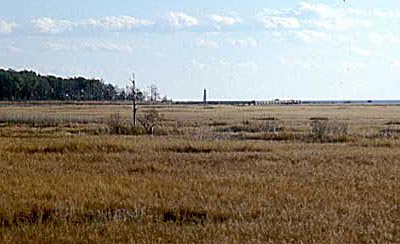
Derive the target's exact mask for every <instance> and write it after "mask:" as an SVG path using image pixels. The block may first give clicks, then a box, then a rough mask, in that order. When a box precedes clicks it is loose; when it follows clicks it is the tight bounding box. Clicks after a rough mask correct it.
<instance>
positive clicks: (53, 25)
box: [32, 16, 154, 34]
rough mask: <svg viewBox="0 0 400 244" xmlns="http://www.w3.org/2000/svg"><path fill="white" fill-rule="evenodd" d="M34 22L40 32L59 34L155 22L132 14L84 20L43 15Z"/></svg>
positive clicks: (122, 27) (141, 25)
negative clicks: (60, 18) (53, 17)
mask: <svg viewBox="0 0 400 244" xmlns="http://www.w3.org/2000/svg"><path fill="white" fill-rule="evenodd" d="M32 24H33V25H34V27H35V28H36V29H37V30H38V31H39V32H42V33H52V34H57V33H62V32H66V31H69V30H85V29H87V28H102V29H105V30H130V29H133V28H138V27H143V26H151V25H153V24H154V22H152V21H149V20H145V19H138V18H135V17H132V16H109V17H104V18H99V19H88V20H84V21H69V20H57V19H52V18H48V17H41V18H37V19H33V20H32Z"/></svg>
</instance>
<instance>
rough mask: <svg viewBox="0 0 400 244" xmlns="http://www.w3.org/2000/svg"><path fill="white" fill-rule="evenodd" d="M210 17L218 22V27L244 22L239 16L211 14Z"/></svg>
mask: <svg viewBox="0 0 400 244" xmlns="http://www.w3.org/2000/svg"><path fill="white" fill-rule="evenodd" d="M210 19H211V20H212V21H213V22H214V23H215V24H216V26H217V27H219V28H220V27H226V26H232V25H235V24H238V23H241V22H243V20H242V19H241V18H239V17H229V16H222V15H216V14H213V15H211V16H210Z"/></svg>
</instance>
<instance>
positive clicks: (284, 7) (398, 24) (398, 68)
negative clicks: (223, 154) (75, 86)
mask: <svg viewBox="0 0 400 244" xmlns="http://www.w3.org/2000/svg"><path fill="white" fill-rule="evenodd" d="M399 44H400V3H399V2H398V0H385V1H381V2H379V3H377V1H376V0H374V1H372V0H363V1H360V0H358V1H357V0H346V2H345V3H344V2H343V1H342V0H324V1H322V0H321V1H295V0H281V1H265V0H264V1H260V0H255V1H242V0H232V1H222V0H214V1H209V0H204V1H166V0H153V1H151V0H148V1H127V0H114V1H105V0H103V1H94V0H86V1H82V0H80V1H78V0H70V1H60V0H35V1H26V0H24V1H22V0H14V1H7V2H5V3H3V4H2V7H1V8H0V67H2V68H12V69H17V70H20V69H32V70H35V71H37V72H40V73H43V74H53V75H59V76H65V77H69V76H85V77H88V78H93V77H94V78H102V79H104V80H105V81H106V82H110V83H113V84H116V85H118V86H120V87H124V86H126V85H128V84H129V77H130V74H131V73H132V72H133V71H135V72H136V76H137V79H138V83H139V86H140V87H141V88H142V89H147V88H148V87H149V86H150V85H151V84H155V85H157V86H158V87H159V89H160V91H161V92H162V93H163V94H166V95H168V96H169V97H172V98H173V99H202V93H203V89H204V88H207V90H208V93H209V96H210V98H211V99H260V100H267V99H274V98H281V99H303V100H305V99H399V98H400V93H399V92H398V91H399V90H400V89H399V88H400V45H399Z"/></svg>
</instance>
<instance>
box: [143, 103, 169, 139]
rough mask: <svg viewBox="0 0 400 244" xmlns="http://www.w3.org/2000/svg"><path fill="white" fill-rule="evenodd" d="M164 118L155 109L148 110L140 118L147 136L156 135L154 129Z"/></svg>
mask: <svg viewBox="0 0 400 244" xmlns="http://www.w3.org/2000/svg"><path fill="white" fill-rule="evenodd" d="M162 119H163V116H162V115H161V114H160V113H159V112H158V111H157V110H156V109H155V108H152V109H150V110H147V111H146V112H144V114H142V116H140V117H139V118H138V121H139V123H140V124H141V125H142V126H143V128H144V129H145V131H146V133H147V134H151V135H152V134H154V128H155V127H156V126H158V125H159V124H160V122H161V120H162Z"/></svg>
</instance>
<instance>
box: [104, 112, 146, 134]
mask: <svg viewBox="0 0 400 244" xmlns="http://www.w3.org/2000/svg"><path fill="white" fill-rule="evenodd" d="M107 126H108V132H109V133H110V134H114V135H142V134H145V133H146V131H145V130H144V129H143V128H141V127H138V126H133V125H132V124H131V123H130V122H128V121H126V120H124V119H122V117H121V115H120V114H119V113H115V114H112V115H111V117H110V119H109V120H108V121H107Z"/></svg>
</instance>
